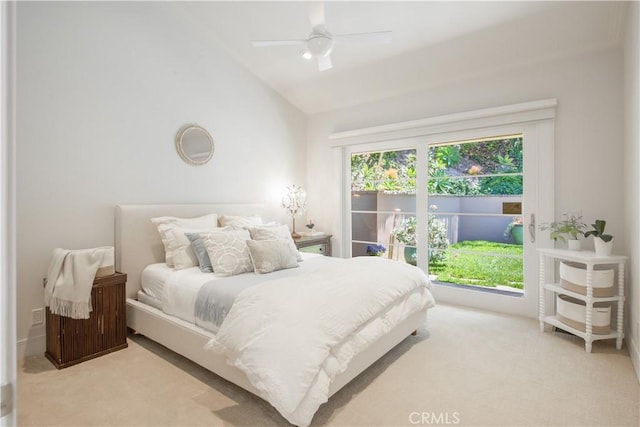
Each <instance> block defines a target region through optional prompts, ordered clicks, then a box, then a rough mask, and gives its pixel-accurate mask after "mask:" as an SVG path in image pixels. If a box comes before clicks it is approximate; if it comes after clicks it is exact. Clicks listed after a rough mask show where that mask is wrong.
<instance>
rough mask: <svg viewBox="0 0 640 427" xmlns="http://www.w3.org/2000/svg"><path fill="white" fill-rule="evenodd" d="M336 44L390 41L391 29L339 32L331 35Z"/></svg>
mask: <svg viewBox="0 0 640 427" xmlns="http://www.w3.org/2000/svg"><path fill="white" fill-rule="evenodd" d="M332 37H333V40H334V41H335V42H336V44H351V45H355V44H363V45H364V44H381V43H391V31H378V32H373V33H358V34H341V35H334V36H332Z"/></svg>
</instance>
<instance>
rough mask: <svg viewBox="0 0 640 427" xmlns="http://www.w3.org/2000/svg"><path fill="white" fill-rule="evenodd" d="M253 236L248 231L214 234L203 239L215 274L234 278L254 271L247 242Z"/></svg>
mask: <svg viewBox="0 0 640 427" xmlns="http://www.w3.org/2000/svg"><path fill="white" fill-rule="evenodd" d="M250 239H251V236H250V235H249V232H248V231H247V230H230V231H220V232H212V233H209V234H207V235H205V236H203V237H202V241H203V242H204V245H205V246H206V248H207V254H209V259H210V260H211V266H212V267H213V274H215V275H216V276H234V275H236V274H241V273H246V272H249V271H253V263H252V262H251V256H250V255H249V248H248V247H247V243H246V242H247V240H250Z"/></svg>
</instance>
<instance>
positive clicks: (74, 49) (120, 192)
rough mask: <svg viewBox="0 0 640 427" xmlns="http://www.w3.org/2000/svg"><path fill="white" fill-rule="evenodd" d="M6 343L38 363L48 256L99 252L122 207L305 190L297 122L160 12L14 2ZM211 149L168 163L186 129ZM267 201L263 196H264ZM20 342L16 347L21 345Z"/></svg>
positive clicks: (163, 8) (142, 7)
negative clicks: (13, 332) (12, 261)
mask: <svg viewBox="0 0 640 427" xmlns="http://www.w3.org/2000/svg"><path fill="white" fill-rule="evenodd" d="M17 52H18V63H17V66H18V100H17V104H18V123H17V132H18V135H17V138H18V153H17V156H18V158H17V171H18V172H17V174H18V176H17V181H18V188H17V193H18V200H17V216H18V221H17V234H18V236H17V239H18V252H17V256H18V266H17V267H18V306H17V312H18V319H17V323H18V331H17V336H18V341H19V344H21V350H25V348H26V352H27V354H33V353H42V352H43V351H44V341H43V340H42V337H43V335H44V328H43V327H42V326H39V327H31V311H32V310H33V309H37V308H41V307H42V306H43V289H42V278H43V277H44V276H45V275H46V270H47V267H48V263H49V259H50V255H51V251H52V249H53V248H55V247H64V248H84V247H92V246H98V245H113V243H114V227H113V215H114V206H115V205H116V204H122V203H204V202H263V203H266V204H267V205H268V206H269V207H271V208H272V210H273V211H274V213H275V212H278V213H279V212H280V211H281V210H280V209H279V208H278V207H277V193H278V192H280V191H281V190H282V189H283V186H284V185H288V184H291V183H296V184H301V185H305V184H306V183H305V178H306V174H305V171H304V159H305V158H306V152H305V144H304V140H305V137H306V133H305V126H306V117H305V116H304V115H303V114H302V113H301V112H300V111H299V110H297V109H296V108H294V107H292V106H291V105H290V104H288V103H287V102H285V101H284V100H283V99H282V98H281V97H280V96H279V95H277V94H276V93H275V92H273V91H272V90H271V89H270V88H268V87H267V86H266V85H265V84H263V83H262V82H261V81H259V80H258V79H257V78H255V77H254V76H253V75H251V74H250V73H249V72H248V71H246V70H245V69H244V68H243V67H241V66H240V65H239V64H237V63H236V62H234V61H233V60H232V59H231V58H230V57H229V56H228V55H227V54H226V53H225V52H224V51H223V50H222V49H221V48H219V47H218V46H217V45H216V44H215V42H213V41H212V39H211V38H210V37H209V35H208V34H207V33H206V29H204V28H202V27H198V26H197V25H195V24H194V23H193V22H191V21H190V20H189V18H188V17H187V16H185V15H182V14H181V13H180V11H179V9H178V8H176V6H175V5H174V4H171V3H150V2H118V3H112V2H104V3H94V2H69V3H47V2H44V3H30V2H20V3H18V46H17ZM193 122H195V123H198V124H200V125H202V126H204V127H206V128H207V129H208V130H209V132H210V133H211V134H212V135H213V137H214V139H215V144H216V146H215V155H214V157H213V160H212V161H211V162H210V163H209V164H207V165H205V166H200V167H194V166H189V165H187V164H186V163H184V162H183V161H182V160H180V158H179V157H178V155H177V153H176V150H175V146H174V137H175V134H176V132H177V131H178V129H179V128H180V127H181V126H182V125H184V124H186V123H193ZM274 194H275V195H276V196H275V197H274ZM27 340H28V341H27Z"/></svg>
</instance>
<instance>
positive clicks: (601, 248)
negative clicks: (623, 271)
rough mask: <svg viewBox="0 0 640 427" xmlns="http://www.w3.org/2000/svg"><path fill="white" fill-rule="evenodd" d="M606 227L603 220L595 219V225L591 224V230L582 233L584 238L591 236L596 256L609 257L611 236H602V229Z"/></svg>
mask: <svg viewBox="0 0 640 427" xmlns="http://www.w3.org/2000/svg"><path fill="white" fill-rule="evenodd" d="M606 225H607V221H605V220H604V219H596V222H595V224H591V227H593V230H589V231H587V232H586V233H584V237H589V236H593V237H594V239H593V244H594V246H595V249H596V255H598V256H609V255H611V252H612V250H613V236H612V235H611V234H604V227H605V226H606Z"/></svg>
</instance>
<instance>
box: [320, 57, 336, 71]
mask: <svg viewBox="0 0 640 427" xmlns="http://www.w3.org/2000/svg"><path fill="white" fill-rule="evenodd" d="M331 67H333V65H332V64H331V57H330V56H329V55H327V56H318V69H319V70H320V71H326V70H328V69H330V68H331Z"/></svg>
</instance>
